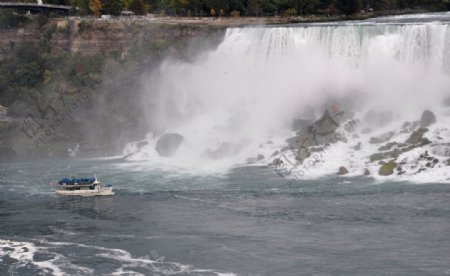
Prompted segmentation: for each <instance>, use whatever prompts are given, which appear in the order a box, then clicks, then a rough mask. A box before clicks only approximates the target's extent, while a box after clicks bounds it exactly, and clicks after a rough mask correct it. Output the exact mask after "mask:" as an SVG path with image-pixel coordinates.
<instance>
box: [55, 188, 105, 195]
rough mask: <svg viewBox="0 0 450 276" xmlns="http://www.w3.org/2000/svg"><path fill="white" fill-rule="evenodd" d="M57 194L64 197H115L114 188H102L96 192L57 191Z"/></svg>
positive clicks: (95, 190)
mask: <svg viewBox="0 0 450 276" xmlns="http://www.w3.org/2000/svg"><path fill="white" fill-rule="evenodd" d="M55 194H57V195H62V196H105V195H114V192H113V191H112V188H100V189H94V190H56V191H55Z"/></svg>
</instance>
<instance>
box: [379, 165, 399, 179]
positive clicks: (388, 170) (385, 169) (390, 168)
mask: <svg viewBox="0 0 450 276" xmlns="http://www.w3.org/2000/svg"><path fill="white" fill-rule="evenodd" d="M396 167H397V163H395V162H394V161H389V162H387V163H385V164H383V165H381V167H380V171H379V172H378V173H379V174H380V175H383V176H386V175H391V174H393V173H394V169H395V168H396Z"/></svg>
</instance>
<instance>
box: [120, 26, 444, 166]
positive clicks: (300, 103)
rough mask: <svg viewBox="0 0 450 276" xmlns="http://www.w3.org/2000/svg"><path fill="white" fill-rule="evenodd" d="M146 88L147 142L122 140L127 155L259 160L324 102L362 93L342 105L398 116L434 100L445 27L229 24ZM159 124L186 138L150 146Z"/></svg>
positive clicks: (188, 161) (226, 162) (204, 161)
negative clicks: (214, 40) (213, 44)
mask: <svg viewBox="0 0 450 276" xmlns="http://www.w3.org/2000/svg"><path fill="white" fill-rule="evenodd" d="M145 89H146V91H147V96H148V97H147V101H148V109H149V110H148V113H149V121H150V126H149V128H150V129H151V130H152V132H150V133H149V135H148V138H147V141H146V142H145V143H143V142H142V141H141V142H135V143H130V144H129V145H127V147H126V148H125V150H124V153H125V154H126V155H127V156H128V159H130V160H148V161H149V162H151V163H155V164H159V165H166V166H170V167H184V168H206V169H211V170H213V171H217V170H218V169H226V168H229V167H230V166H232V165H235V164H243V163H245V162H246V159H247V158H248V157H255V156H256V155H258V154H262V155H264V156H265V157H266V159H265V160H264V161H263V162H264V163H266V164H267V163H269V162H271V159H269V158H268V157H269V156H271V155H272V153H273V152H274V151H275V150H277V149H280V148H281V147H283V146H285V145H286V143H285V142H284V141H285V139H286V138H287V137H289V136H292V131H291V127H290V126H291V123H292V120H293V119H295V118H309V119H314V118H317V117H318V116H320V114H321V113H322V112H323V110H324V105H326V103H329V102H332V101H335V100H339V99H341V101H340V105H346V104H348V102H349V101H347V103H346V101H342V99H353V98H356V97H359V98H363V99H365V100H364V101H362V102H361V101H355V102H357V103H358V104H355V103H353V106H351V107H349V106H345V107H344V106H340V108H342V109H344V108H347V109H348V108H351V109H352V110H354V111H357V112H365V111H367V110H369V109H383V110H391V111H394V113H395V116H396V117H395V118H396V120H395V122H397V123H398V124H401V123H403V122H404V121H405V120H413V119H417V116H420V113H421V112H422V111H423V110H424V109H425V108H433V107H436V106H438V105H439V104H440V103H441V102H442V98H443V97H444V96H445V95H448V93H449V92H450V28H449V25H448V24H445V23H415V24H403V25H400V24H378V23H377V24H351V25H346V24H342V25H310V26H291V27H254V28H232V29H228V30H227V32H226V34H225V37H224V39H223V42H222V43H221V44H220V45H219V46H218V47H217V49H215V50H213V51H210V52H207V53H204V54H203V55H201V56H200V57H199V58H198V59H197V60H196V61H195V62H191V63H188V62H184V61H177V60H173V59H168V60H166V61H165V62H164V63H163V64H162V65H161V67H160V68H159V71H158V72H157V73H155V74H153V75H152V76H151V78H149V81H148V83H147V85H145ZM446 93H447V94H446ZM352 102H353V101H352ZM439 114H440V113H439ZM441 115H442V114H441ZM441 115H438V117H440V116H441ZM447 115H448V114H447ZM442 116H443V117H445V116H444V115H442ZM445 118H448V117H445ZM443 121H445V120H444V119H442V120H441V122H443ZM380 131H381V130H380ZM163 132H165V133H179V134H181V135H182V136H183V137H184V140H183V142H182V143H181V145H180V148H179V149H178V150H177V152H176V153H175V154H174V155H173V156H171V157H159V155H158V153H157V152H156V151H155V143H156V140H157V137H158V135H160V134H161V133H163ZM449 142H450V141H449ZM330 154H331V153H330ZM334 154H338V155H343V156H342V158H348V156H347V155H346V154H345V153H344V152H338V153H336V152H335V153H334ZM272 159H273V158H272ZM329 159H330V160H335V161H333V162H334V166H332V167H333V168H332V169H331V167H330V169H329V170H326V169H324V167H322V169H321V172H320V173H329V172H331V171H332V170H334V169H335V167H336V164H338V163H342V162H344V161H342V160H341V159H340V158H337V159H336V158H335V157H333V158H331V157H330V158H329ZM336 160H337V161H336Z"/></svg>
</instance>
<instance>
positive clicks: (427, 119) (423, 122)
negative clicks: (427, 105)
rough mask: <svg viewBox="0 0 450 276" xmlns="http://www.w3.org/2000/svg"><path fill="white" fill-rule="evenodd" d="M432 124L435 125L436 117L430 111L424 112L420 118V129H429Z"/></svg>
mask: <svg viewBox="0 0 450 276" xmlns="http://www.w3.org/2000/svg"><path fill="white" fill-rule="evenodd" d="M434 123H436V115H434V113H433V112H431V111H430V110H425V111H424V112H423V113H422V116H420V127H423V128H425V127H429V126H430V125H432V124H434Z"/></svg>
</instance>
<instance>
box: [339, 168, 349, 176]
mask: <svg viewBox="0 0 450 276" xmlns="http://www.w3.org/2000/svg"><path fill="white" fill-rule="evenodd" d="M337 174H338V175H346V174H348V170H347V168H346V167H344V166H342V167H339V171H338V173H337Z"/></svg>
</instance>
